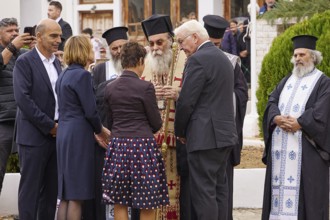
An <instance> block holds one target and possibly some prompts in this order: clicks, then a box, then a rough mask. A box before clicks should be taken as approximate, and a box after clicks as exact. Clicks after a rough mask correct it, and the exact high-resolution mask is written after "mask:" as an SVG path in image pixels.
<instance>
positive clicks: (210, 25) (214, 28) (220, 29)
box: [203, 15, 229, 39]
mask: <svg viewBox="0 0 330 220" xmlns="http://www.w3.org/2000/svg"><path fill="white" fill-rule="evenodd" d="M203 21H204V27H205V29H206V30H207V33H208V34H209V36H210V37H211V38H217V39H219V38H222V37H223V35H224V33H225V31H226V29H227V27H229V22H228V21H227V20H226V19H224V18H223V17H220V16H219V15H205V16H204V17H203Z"/></svg>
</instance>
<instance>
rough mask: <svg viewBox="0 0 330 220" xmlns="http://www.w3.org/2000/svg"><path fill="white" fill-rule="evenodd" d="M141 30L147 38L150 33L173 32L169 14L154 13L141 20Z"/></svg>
mask: <svg viewBox="0 0 330 220" xmlns="http://www.w3.org/2000/svg"><path fill="white" fill-rule="evenodd" d="M141 24H142V28H143V32H144V34H145V35H146V37H147V38H148V37H149V36H151V35H155V34H162V33H170V34H171V35H172V36H173V35H174V34H173V27H172V22H171V19H170V16H168V15H159V14H154V15H152V16H151V17H149V18H148V19H146V20H144V21H142V22H141Z"/></svg>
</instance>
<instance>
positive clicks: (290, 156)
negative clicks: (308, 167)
mask: <svg viewBox="0 0 330 220" xmlns="http://www.w3.org/2000/svg"><path fill="white" fill-rule="evenodd" d="M296 157H297V155H296V153H295V152H294V151H291V152H290V153H289V158H290V160H295V159H296Z"/></svg>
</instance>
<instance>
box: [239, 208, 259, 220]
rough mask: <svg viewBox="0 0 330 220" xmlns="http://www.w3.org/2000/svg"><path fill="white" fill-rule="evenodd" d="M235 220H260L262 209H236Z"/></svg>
mask: <svg viewBox="0 0 330 220" xmlns="http://www.w3.org/2000/svg"><path fill="white" fill-rule="evenodd" d="M233 217H234V220H260V219H261V209H235V210H234V214H233Z"/></svg>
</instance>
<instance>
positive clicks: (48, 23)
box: [36, 18, 61, 33]
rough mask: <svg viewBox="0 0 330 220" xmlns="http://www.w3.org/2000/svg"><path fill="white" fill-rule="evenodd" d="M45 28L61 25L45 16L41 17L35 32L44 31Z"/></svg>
mask: <svg viewBox="0 0 330 220" xmlns="http://www.w3.org/2000/svg"><path fill="white" fill-rule="evenodd" d="M47 28H49V29H55V28H59V29H61V26H60V25H59V24H58V23H57V22H56V21H55V20H52V19H49V18H46V19H43V20H41V21H40V22H39V24H38V25H37V28H36V33H38V32H40V33H44V32H45V31H46V29H47Z"/></svg>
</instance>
